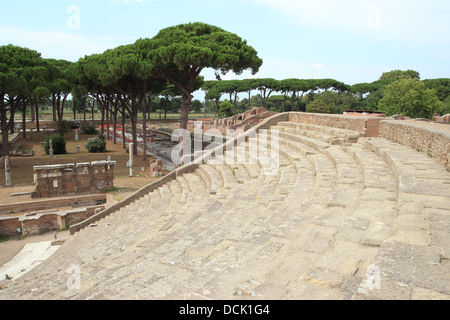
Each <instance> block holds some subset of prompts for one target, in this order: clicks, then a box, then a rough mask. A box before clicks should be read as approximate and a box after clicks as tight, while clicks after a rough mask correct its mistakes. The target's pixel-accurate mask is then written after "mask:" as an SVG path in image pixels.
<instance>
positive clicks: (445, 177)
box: [0, 122, 450, 299]
mask: <svg viewBox="0 0 450 320" xmlns="http://www.w3.org/2000/svg"><path fill="white" fill-rule="evenodd" d="M275 130H276V131H277V133H278V135H279V143H278V144H275V143H270V142H272V141H271V140H270V138H269V143H268V146H267V149H265V146H264V145H259V144H258V143H259V141H258V138H250V139H248V141H246V142H245V143H243V144H241V145H240V146H238V147H236V148H235V150H234V153H233V154H231V155H230V154H225V155H224V156H223V157H217V159H215V160H216V161H211V162H208V163H206V164H201V165H200V166H199V168H198V169H197V170H196V171H195V172H191V173H185V174H183V175H180V176H177V177H176V179H175V180H172V181H170V182H168V183H166V184H164V185H162V186H160V187H159V188H158V189H156V190H153V191H152V192H150V193H148V194H146V195H145V196H144V197H142V198H140V199H139V200H137V201H135V202H133V203H131V204H129V205H127V206H125V207H123V208H121V209H120V210H119V211H117V212H115V213H113V214H111V215H109V216H107V217H105V218H103V219H102V220H100V221H98V222H97V223H96V224H95V226H91V227H87V228H85V229H83V230H81V231H80V232H78V233H76V234H74V235H72V236H71V237H69V239H68V240H67V241H66V243H65V244H64V245H63V246H62V247H61V248H60V249H59V250H58V251H57V252H56V253H55V254H54V255H53V256H51V257H50V258H49V259H48V260H46V261H45V262H44V263H42V264H41V265H39V266H38V267H36V268H35V269H34V270H32V271H30V272H29V273H28V274H26V275H25V276H23V277H22V278H20V279H19V280H18V281H14V282H13V283H12V284H11V285H9V287H8V288H7V289H5V290H2V291H0V298H2V299H3V298H5V299H392V298H399V299H405V298H406V299H411V298H412V299H415V298H423V297H425V298H426V297H432V296H438V297H447V298H448V297H449V296H450V289H449V288H450V282H449V278H448V275H449V272H448V271H449V269H448V268H449V264H448V258H449V252H450V241H449V240H450V236H449V232H448V230H449V229H448V226H449V225H450V219H449V217H450V210H449V208H450V199H449V194H450V189H449V188H450V175H449V173H448V172H446V171H445V169H443V168H442V167H441V166H439V165H438V164H437V162H435V161H434V160H433V159H430V158H428V157H427V156H426V155H424V154H420V153H418V152H416V151H414V150H412V149H409V148H406V147H401V146H399V145H397V144H395V143H392V142H389V141H387V140H384V139H380V138H370V139H369V138H364V137H362V135H361V134H360V133H355V132H351V131H348V130H343V129H336V128H328V127H322V126H317V125H307V124H301V123H294V122H280V123H278V125H276V126H273V127H272V128H271V131H275ZM271 131H269V132H271ZM269 137H271V136H270V135H269ZM259 151H266V152H267V155H269V158H270V155H271V154H272V152H274V153H273V154H276V155H277V159H276V160H277V161H276V162H275V163H276V164H277V166H276V168H275V169H276V170H273V168H272V167H271V169H272V170H269V171H267V163H266V162H265V159H261V158H259V157H258V154H259ZM273 154H272V155H273ZM242 155H245V156H244V157H242ZM243 158H244V159H245V161H242V160H243ZM230 159H231V160H233V161H231V162H230ZM250 160H251V161H250ZM272 160H273V159H272ZM72 267H76V268H79V270H80V279H81V282H80V285H81V287H80V288H78V289H69V287H68V279H69V277H70V273H68V270H70V268H72ZM430 275H432V276H430Z"/></svg>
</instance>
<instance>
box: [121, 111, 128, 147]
mask: <svg viewBox="0 0 450 320" xmlns="http://www.w3.org/2000/svg"><path fill="white" fill-rule="evenodd" d="M125 138H126V136H125V107H124V106H122V148H124V149H126V148H127V144H126V141H125Z"/></svg>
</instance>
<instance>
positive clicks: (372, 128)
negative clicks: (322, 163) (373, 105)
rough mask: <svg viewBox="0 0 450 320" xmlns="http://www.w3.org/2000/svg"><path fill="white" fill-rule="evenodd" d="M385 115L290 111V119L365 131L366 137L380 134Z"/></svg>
mask: <svg viewBox="0 0 450 320" xmlns="http://www.w3.org/2000/svg"><path fill="white" fill-rule="evenodd" d="M385 119H386V118H385V117H365V116H346V115H337V114H321V113H306V112H290V113H289V121H292V122H301V123H307V124H314V125H319V126H326V127H334V128H339V129H346V130H352V131H357V132H361V133H363V134H364V135H365V136H366V137H378V136H379V124H380V121H382V120H385Z"/></svg>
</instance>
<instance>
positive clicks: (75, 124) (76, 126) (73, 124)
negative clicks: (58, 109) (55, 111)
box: [69, 120, 81, 130]
mask: <svg viewBox="0 0 450 320" xmlns="http://www.w3.org/2000/svg"><path fill="white" fill-rule="evenodd" d="M69 123H70V129H72V130H75V129H80V127H81V124H80V121H78V120H70V121H69Z"/></svg>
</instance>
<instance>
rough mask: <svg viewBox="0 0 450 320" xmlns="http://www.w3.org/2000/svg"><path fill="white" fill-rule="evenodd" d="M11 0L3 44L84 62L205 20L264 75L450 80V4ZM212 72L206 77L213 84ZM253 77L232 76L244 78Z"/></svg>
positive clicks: (5, 9)
mask: <svg viewBox="0 0 450 320" xmlns="http://www.w3.org/2000/svg"><path fill="white" fill-rule="evenodd" d="M1 1H2V6H1V8H2V10H1V11H0V45H4V44H9V43H12V44H15V45H20V46H25V47H28V48H31V49H34V50H37V51H39V52H41V53H42V55H43V57H45V58H56V59H67V60H71V61H77V60H78V59H79V58H80V57H83V56H84V55H89V54H92V53H101V52H103V51H105V50H106V49H110V48H114V47H116V46H118V45H123V44H129V43H133V42H135V41H136V40H137V39H138V38H151V37H153V36H154V35H156V33H157V32H158V31H159V30H160V29H163V28H165V27H169V26H172V25H177V24H181V23H187V22H194V21H200V22H205V23H209V24H213V25H216V26H219V27H221V28H223V29H225V30H227V31H230V32H234V33H236V34H238V35H239V36H241V37H242V38H244V39H246V40H247V41H248V43H249V44H250V45H251V46H253V47H254V48H255V49H256V50H257V51H258V54H259V56H260V57H261V58H262V59H263V61H264V63H263V66H262V67H261V69H260V71H259V73H258V74H257V75H256V77H258V78H266V77H267V78H269V77H270V78H275V79H280V80H281V79H286V78H305V79H306V78H333V79H336V80H339V81H342V82H345V83H347V84H355V83H360V82H372V81H375V80H377V79H378V78H379V77H380V75H381V74H382V73H383V72H385V71H390V70H394V69H401V70H406V69H413V70H416V71H419V72H420V74H421V77H422V79H431V78H449V77H450V36H449V35H450V19H449V16H450V15H449V14H450V1H448V0H428V1H423V0H409V1H406V0H389V1H387V0H376V1H375V0H358V1H356V0H315V1H311V0H309V1H306V0H297V1H292V0H227V1H222V0H189V1H188V0H184V1H183V0H90V1H88V0H78V1H77V0H70V1H65V0H58V1H57V0H54V1H46V0H40V1H31V0H28V1H26V0H15V1H9V0H8V1H5V0H1ZM213 74H214V73H213V72H212V71H208V70H205V71H204V72H203V73H202V75H204V76H205V78H206V79H207V80H210V79H214V77H213ZM249 76H250V73H244V74H242V75H241V76H238V77H236V76H235V75H233V74H229V75H227V76H225V79H235V78H236V79H243V78H247V77H249Z"/></svg>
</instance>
